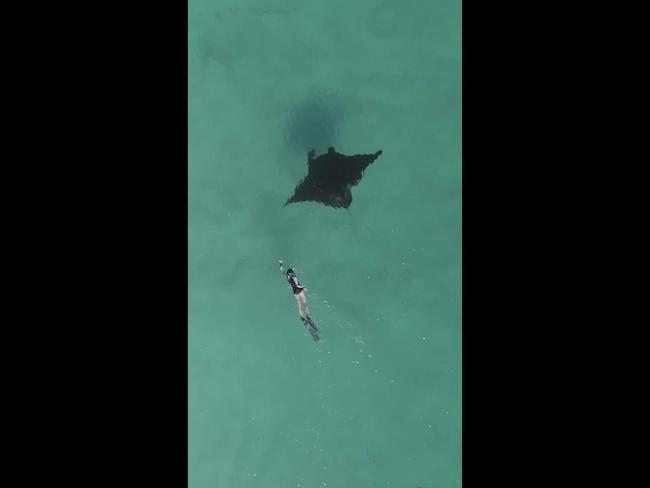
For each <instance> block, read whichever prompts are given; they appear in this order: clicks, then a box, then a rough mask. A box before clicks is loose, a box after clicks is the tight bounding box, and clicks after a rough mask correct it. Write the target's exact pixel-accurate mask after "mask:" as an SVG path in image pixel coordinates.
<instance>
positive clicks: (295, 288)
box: [287, 273, 305, 295]
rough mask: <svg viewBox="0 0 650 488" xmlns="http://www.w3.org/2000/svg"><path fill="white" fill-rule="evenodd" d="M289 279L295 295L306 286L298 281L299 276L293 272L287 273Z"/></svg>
mask: <svg viewBox="0 0 650 488" xmlns="http://www.w3.org/2000/svg"><path fill="white" fill-rule="evenodd" d="M287 281H288V282H289V284H290V285H291V288H292V289H293V294H294V295H297V294H299V293H300V292H301V291H302V290H304V289H305V287H304V286H302V285H301V284H300V282H299V281H298V277H297V276H296V275H295V274H293V273H287Z"/></svg>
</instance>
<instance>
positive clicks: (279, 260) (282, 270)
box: [278, 259, 284, 274]
mask: <svg viewBox="0 0 650 488" xmlns="http://www.w3.org/2000/svg"><path fill="white" fill-rule="evenodd" d="M278 263H280V271H281V272H282V274H284V269H283V268H282V264H283V263H282V260H281V259H278Z"/></svg>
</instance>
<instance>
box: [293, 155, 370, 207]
mask: <svg viewBox="0 0 650 488" xmlns="http://www.w3.org/2000/svg"><path fill="white" fill-rule="evenodd" d="M315 153H316V152H315V150H314V149H312V150H311V151H309V153H308V154H307V168H308V172H307V176H306V177H305V178H303V179H302V180H301V181H300V182H299V183H298V185H296V189H295V191H294V194H293V196H292V197H291V198H289V199H288V200H287V202H286V203H285V204H284V206H285V207H286V206H287V205H289V204H290V203H297V202H318V203H322V204H323V205H327V206H328V207H333V208H349V207H350V204H351V203H352V191H351V189H352V187H353V186H356V185H357V184H358V183H359V182H360V181H361V178H362V176H363V172H364V171H365V169H366V168H367V167H368V166H370V165H371V164H372V163H374V162H375V160H376V159H377V158H378V157H379V156H380V155H381V154H382V151H377V152H376V153H375V154H355V155H354V156H346V155H344V154H340V153H337V152H336V150H335V149H334V148H333V147H330V148H329V149H328V150H327V153H326V154H321V155H320V156H318V157H314V156H315Z"/></svg>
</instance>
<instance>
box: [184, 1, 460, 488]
mask: <svg viewBox="0 0 650 488" xmlns="http://www.w3.org/2000/svg"><path fill="white" fill-rule="evenodd" d="M189 9H190V11H189V134H188V135H189V249H190V254H189V305H190V307H189V392H188V394H189V419H188V424H189V425H188V428H189V453H188V456H189V486H190V488H208V487H210V488H222V487H223V488H256V487H260V488H292V487H299V488H301V487H304V488H318V487H320V488H323V487H327V488H343V487H346V488H352V487H353V488H377V487H399V488H417V487H421V488H446V487H458V486H461V484H462V478H461V432H462V423H461V419H462V412H461V373H462V370H461V359H462V354H461V353H462V351H461V115H460V114H461V14H460V12H461V4H460V2H457V1H451V0H431V1H429V2H423V1H421V0H420V1H415V0H391V1H386V0H384V1H380V0H362V1H350V0H346V1H343V0H331V1H328V2H317V1H315V0H300V1H298V0H283V1H260V0H220V1H215V0H190V2H189ZM329 145H333V146H334V147H335V148H336V149H337V150H338V151H339V152H342V153H345V154H354V153H373V152H375V151H377V150H378V149H382V150H383V155H382V156H381V157H380V158H379V159H378V160H377V161H376V162H375V164H373V165H372V166H371V167H370V168H368V170H367V171H366V173H365V176H364V178H363V181H362V182H361V184H360V185H359V186H357V187H355V188H353V190H352V194H353V198H354V200H353V203H352V206H351V208H350V209H349V211H346V210H343V209H338V210H336V209H332V208H328V207H325V206H322V205H319V204H316V203H300V204H295V205H289V206H287V207H285V208H283V206H282V205H283V204H284V202H285V200H286V199H287V198H288V197H289V196H290V195H291V194H292V193H293V188H294V186H295V184H296V183H297V182H298V181H299V180H300V178H302V177H303V176H304V175H305V174H306V169H307V167H306V161H307V151H308V149H309V148H311V147H314V148H315V149H316V151H317V152H318V153H321V152H323V151H325V150H326V148H327V146H329ZM278 259H283V260H284V261H285V263H286V264H288V265H290V266H293V267H294V268H295V269H296V270H297V272H298V274H299V276H300V278H301V281H302V282H303V283H304V284H305V285H306V287H307V290H308V292H307V295H308V298H309V304H310V309H311V312H312V316H313V317H314V319H315V320H316V322H317V323H318V324H319V326H320V329H321V336H322V340H321V341H320V342H319V343H314V342H313V341H312V339H311V338H310V336H309V335H308V333H307V332H306V330H305V329H304V327H303V326H302V324H301V322H300V320H299V319H298V315H297V312H296V306H295V301H294V298H293V296H292V295H291V291H290V288H289V287H288V284H287V283H286V281H285V280H284V279H283V277H282V275H281V274H280V271H279V270H278V266H277V260H278Z"/></svg>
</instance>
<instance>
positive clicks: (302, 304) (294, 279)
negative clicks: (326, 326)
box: [278, 261, 320, 341]
mask: <svg viewBox="0 0 650 488" xmlns="http://www.w3.org/2000/svg"><path fill="white" fill-rule="evenodd" d="M278 263H280V271H281V272H282V274H283V275H285V276H286V278H287V281H288V282H289V284H290V285H291V289H292V290H293V296H294V297H296V304H297V305H298V315H299V316H300V320H302V323H303V324H305V327H307V330H309V333H310V334H311V336H312V337H313V339H314V340H315V341H318V340H320V337H319V335H318V327H317V326H316V323H315V322H314V320H313V319H312V318H311V317H310V316H309V307H308V306H307V294H306V293H305V291H306V289H305V287H304V286H302V285H301V284H300V281H299V280H298V276H297V275H296V273H295V272H294V271H293V269H292V268H289V269H287V271H286V273H285V271H284V268H283V267H282V264H283V263H282V261H278Z"/></svg>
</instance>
